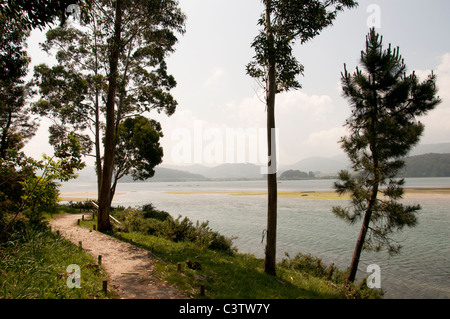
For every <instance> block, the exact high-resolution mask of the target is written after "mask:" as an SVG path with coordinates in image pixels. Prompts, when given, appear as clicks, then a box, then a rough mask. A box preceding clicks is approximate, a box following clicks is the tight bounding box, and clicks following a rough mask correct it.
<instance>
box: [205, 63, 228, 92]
mask: <svg viewBox="0 0 450 319" xmlns="http://www.w3.org/2000/svg"><path fill="white" fill-rule="evenodd" d="M224 74H225V69H223V68H221V67H215V68H214V70H213V72H212V74H211V75H210V76H209V77H208V78H207V79H206V81H205V82H204V83H203V87H205V88H207V87H210V86H211V85H213V84H214V83H215V82H217V81H218V80H219V79H220V78H221V77H222V76H223V75H224Z"/></svg>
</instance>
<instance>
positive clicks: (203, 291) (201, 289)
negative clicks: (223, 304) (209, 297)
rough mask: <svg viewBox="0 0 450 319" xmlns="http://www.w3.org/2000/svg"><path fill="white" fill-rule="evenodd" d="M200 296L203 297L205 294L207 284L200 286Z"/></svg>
mask: <svg viewBox="0 0 450 319" xmlns="http://www.w3.org/2000/svg"><path fill="white" fill-rule="evenodd" d="M200 296H202V297H204V296H205V285H201V286H200Z"/></svg>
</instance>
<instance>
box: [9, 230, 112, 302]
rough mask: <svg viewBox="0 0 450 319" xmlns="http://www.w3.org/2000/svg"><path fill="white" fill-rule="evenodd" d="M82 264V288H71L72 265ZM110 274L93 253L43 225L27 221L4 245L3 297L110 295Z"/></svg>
mask: <svg viewBox="0 0 450 319" xmlns="http://www.w3.org/2000/svg"><path fill="white" fill-rule="evenodd" d="M72 264H76V265H78V266H79V267H80V275H81V280H80V284H81V285H80V286H81V288H72V289H71V288H69V287H68V285H67V282H68V280H69V281H71V277H70V275H71V274H70V273H67V272H66V270H67V267H68V266H69V265H72ZM106 278H107V274H106V273H105V271H104V270H103V269H102V268H101V267H99V266H98V265H97V264H96V263H95V260H94V258H93V257H92V256H90V255H89V254H88V253H87V252H86V251H83V250H82V249H80V248H78V247H77V246H75V245H74V244H72V243H71V242H70V241H68V240H66V239H63V238H61V237H60V236H58V235H56V234H55V233H52V232H51V231H49V230H48V229H47V228H46V227H44V226H43V225H37V226H28V225H24V226H23V227H21V229H20V231H16V232H15V233H14V234H12V236H11V237H10V238H9V240H8V242H7V243H4V244H2V245H0V299H1V298H5V299H62V298H64V299H110V298H115V297H116V296H115V295H114V294H112V293H107V294H105V293H104V292H103V291H102V287H103V286H102V283H103V280H106Z"/></svg>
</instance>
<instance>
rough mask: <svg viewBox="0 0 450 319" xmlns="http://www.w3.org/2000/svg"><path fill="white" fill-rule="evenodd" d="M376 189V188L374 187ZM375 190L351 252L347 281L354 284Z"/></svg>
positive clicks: (375, 196)
mask: <svg viewBox="0 0 450 319" xmlns="http://www.w3.org/2000/svg"><path fill="white" fill-rule="evenodd" d="M376 188H377V189H378V186H377V187H376ZM376 194H377V190H373V192H372V196H371V199H370V200H369V204H368V205H367V210H366V212H365V214H364V219H363V224H362V226H361V231H360V232H359V236H358V240H357V241H356V246H355V250H354V252H353V257H352V263H351V265H350V274H349V275H348V278H347V281H348V282H354V281H355V278H356V272H357V271H358V264H359V258H360V257H361V252H362V249H363V246H364V242H365V240H366V234H367V230H368V229H369V223H370V218H371V217H372V207H373V204H374V203H375V200H376V198H377V195H376Z"/></svg>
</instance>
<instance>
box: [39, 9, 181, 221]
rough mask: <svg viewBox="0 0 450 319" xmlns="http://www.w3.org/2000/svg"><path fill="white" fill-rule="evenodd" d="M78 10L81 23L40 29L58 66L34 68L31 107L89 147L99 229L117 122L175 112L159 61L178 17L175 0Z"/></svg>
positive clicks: (168, 49)
mask: <svg viewBox="0 0 450 319" xmlns="http://www.w3.org/2000/svg"><path fill="white" fill-rule="evenodd" d="M80 5H82V3H80ZM82 8H83V6H82ZM86 12H87V15H88V19H87V22H86V24H85V25H83V27H82V28H80V27H78V26H77V25H76V24H75V25H73V24H70V23H67V24H66V25H64V26H62V27H58V28H55V29H53V30H50V31H49V32H48V33H47V41H46V43H45V44H44V48H45V49H46V50H47V51H48V52H52V50H54V49H56V51H57V52H56V58H57V60H58V64H57V65H56V66H54V67H52V68H49V67H48V66H45V65H41V66H38V67H37V68H36V69H35V80H36V83H37V84H38V85H39V87H40V91H41V96H42V99H41V100H40V101H39V102H37V103H36V104H35V106H36V107H35V111H36V112H39V113H40V114H42V115H47V116H50V117H52V118H53V119H55V120H56V122H57V123H56V124H57V125H56V126H57V127H58V130H56V129H55V132H65V131H71V130H76V131H77V133H78V134H79V135H80V136H85V137H86V136H88V137H89V141H90V142H91V143H92V144H93V145H94V150H95V154H94V156H95V158H96V169H97V175H98V193H99V197H98V200H99V206H100V208H99V230H104V229H108V228H109V227H110V224H109V209H110V203H111V200H112V198H111V194H113V193H114V192H112V191H111V188H112V187H113V186H114V176H115V175H116V176H117V174H115V173H117V172H115V170H116V169H117V168H119V166H118V165H116V163H115V149H116V147H117V143H118V142H119V139H118V132H119V128H120V125H121V123H122V122H123V121H124V120H125V119H126V118H130V117H135V116H139V115H143V114H146V116H148V112H150V113H151V112H152V111H157V112H162V111H164V112H165V113H166V114H167V115H169V116H170V115H172V114H173V113H174V112H175V109H176V106H177V102H176V101H175V100H174V98H173V96H172V95H171V94H170V90H171V89H173V88H174V87H175V86H176V81H175V79H174V78H173V76H171V75H169V74H168V73H167V65H166V62H165V58H166V57H167V56H168V55H169V54H170V53H172V52H174V46H175V44H176V43H177V37H176V33H181V34H183V33H184V20H185V16H184V14H183V13H182V12H181V11H180V9H179V8H178V2H177V1H175V0H169V1H162V0H140V1H131V0H119V1H111V0H97V1H90V3H89V6H87V7H86ZM80 93H81V94H80ZM86 130H88V132H85V131H86ZM89 131H90V132H89ZM102 141H103V145H102ZM102 146H103V149H102Z"/></svg>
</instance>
